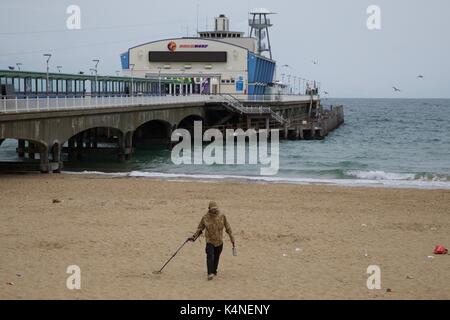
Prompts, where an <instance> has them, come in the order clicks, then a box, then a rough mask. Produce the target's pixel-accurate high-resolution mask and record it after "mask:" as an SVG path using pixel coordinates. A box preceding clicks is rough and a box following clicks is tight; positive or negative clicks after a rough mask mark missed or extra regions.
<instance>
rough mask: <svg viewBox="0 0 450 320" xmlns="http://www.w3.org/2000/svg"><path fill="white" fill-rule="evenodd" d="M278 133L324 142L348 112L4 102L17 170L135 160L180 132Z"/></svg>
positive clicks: (305, 105) (0, 119) (200, 100)
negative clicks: (99, 158)
mask: <svg viewBox="0 0 450 320" xmlns="http://www.w3.org/2000/svg"><path fill="white" fill-rule="evenodd" d="M195 121H203V123H204V127H205V128H206V129H208V128H218V129H220V130H226V129H231V128H233V129H238V128H241V129H244V130H247V129H255V130H260V129H278V130H280V131H281V135H280V136H281V137H282V138H284V139H299V140H301V139H323V138H325V137H326V136H327V135H328V134H329V133H330V132H331V131H332V130H334V129H336V128H337V127H339V125H341V124H342V123H343V122H344V113H343V107H342V106H336V107H333V108H330V109H324V108H323V107H322V106H321V104H320V98H319V97H318V96H298V95H291V96H290V95H286V96H245V97H244V96H238V97H235V96H231V95H191V96H101V97H99V96H85V97H72V98H69V97H64V98H25V99H19V98H17V97H16V98H14V99H1V100H0V145H1V143H2V142H3V141H4V140H5V139H15V140H17V150H16V151H17V154H18V157H19V158H20V159H22V161H19V162H6V163H5V162H4V163H1V164H0V167H1V168H3V169H4V170H7V171H10V170H14V171H17V170H19V171H23V170H32V171H41V172H43V173H48V172H55V173H57V172H60V171H61V169H62V168H63V155H65V156H66V157H65V158H66V159H68V160H67V161H70V160H71V159H76V160H78V161H80V160H81V161H82V160H83V158H84V157H85V156H86V155H90V154H100V155H113V156H115V157H117V160H118V161H127V160H130V159H131V157H132V155H133V152H134V149H135V148H136V147H139V146H147V145H155V144H157V145H163V146H167V147H170V146H171V141H170V140H171V139H170V138H171V134H172V132H173V131H174V130H175V129H177V128H185V129H188V130H189V129H191V128H192V127H193V124H194V122H195Z"/></svg>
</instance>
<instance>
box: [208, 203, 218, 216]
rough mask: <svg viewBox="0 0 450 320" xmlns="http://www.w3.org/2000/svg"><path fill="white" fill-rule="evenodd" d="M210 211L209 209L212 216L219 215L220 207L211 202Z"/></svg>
mask: <svg viewBox="0 0 450 320" xmlns="http://www.w3.org/2000/svg"><path fill="white" fill-rule="evenodd" d="M208 209H209V213H212V214H218V213H219V206H218V205H217V203H216V202H214V201H211V202H210V203H209V206H208Z"/></svg>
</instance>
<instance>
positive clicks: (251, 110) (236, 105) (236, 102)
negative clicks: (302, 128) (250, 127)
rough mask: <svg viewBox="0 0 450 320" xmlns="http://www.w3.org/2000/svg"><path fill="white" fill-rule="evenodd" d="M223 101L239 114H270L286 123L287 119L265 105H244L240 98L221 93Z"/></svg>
mask: <svg viewBox="0 0 450 320" xmlns="http://www.w3.org/2000/svg"><path fill="white" fill-rule="evenodd" d="M221 97H222V98H223V99H224V101H223V104H224V105H225V106H227V107H229V108H231V109H234V110H233V111H237V112H239V113H241V114H270V116H271V117H272V118H273V119H275V120H276V121H278V122H279V123H281V124H288V121H287V120H286V119H284V118H283V117H282V116H281V115H279V114H278V113H276V112H274V111H273V110H272V108H271V107H265V106H257V107H252V106H244V105H243V104H242V100H240V99H238V98H236V97H235V96H234V95H231V94H229V95H222V96H221Z"/></svg>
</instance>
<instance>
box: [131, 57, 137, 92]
mask: <svg viewBox="0 0 450 320" xmlns="http://www.w3.org/2000/svg"><path fill="white" fill-rule="evenodd" d="M135 66H136V65H135V64H134V63H130V70H131V96H132V97H133V94H134V88H133V87H134V79H133V71H134V67H135Z"/></svg>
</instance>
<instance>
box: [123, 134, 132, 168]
mask: <svg viewBox="0 0 450 320" xmlns="http://www.w3.org/2000/svg"><path fill="white" fill-rule="evenodd" d="M124 153H125V160H126V161H129V160H131V157H132V155H133V132H132V131H130V132H127V133H126V134H125V150H124Z"/></svg>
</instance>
